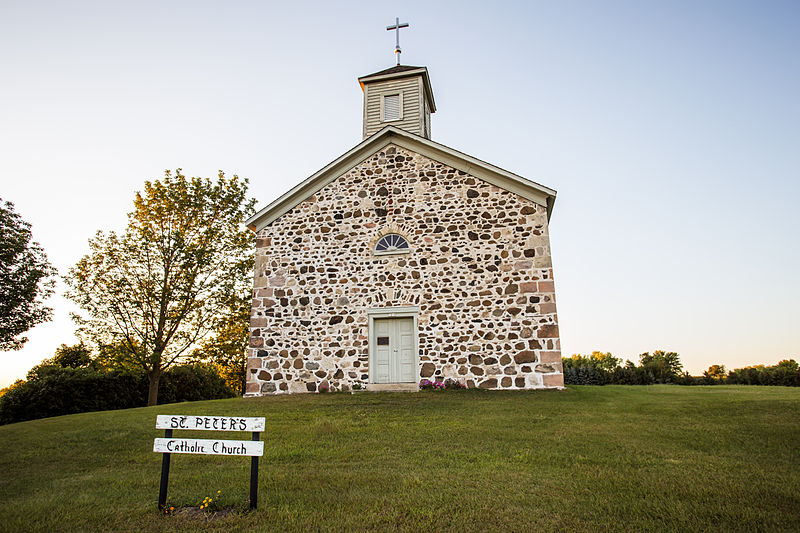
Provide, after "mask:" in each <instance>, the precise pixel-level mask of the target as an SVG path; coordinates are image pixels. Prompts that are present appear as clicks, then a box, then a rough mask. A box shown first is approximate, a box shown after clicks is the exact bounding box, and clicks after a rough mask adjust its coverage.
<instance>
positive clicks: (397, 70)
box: [358, 65, 428, 80]
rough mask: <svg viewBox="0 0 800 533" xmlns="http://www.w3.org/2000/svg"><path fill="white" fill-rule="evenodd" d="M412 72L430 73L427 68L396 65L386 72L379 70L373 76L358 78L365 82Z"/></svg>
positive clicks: (385, 70)
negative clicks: (365, 80) (369, 79)
mask: <svg viewBox="0 0 800 533" xmlns="http://www.w3.org/2000/svg"><path fill="white" fill-rule="evenodd" d="M411 70H425V71H426V72H427V71H428V69H427V67H414V66H411V65H395V66H393V67H389V68H387V69H384V70H379V71H378V72H373V73H372V74H367V75H366V76H361V77H360V78H358V79H359V80H363V79H365V78H372V77H373V76H386V75H388V74H399V73H401V72H409V71H411Z"/></svg>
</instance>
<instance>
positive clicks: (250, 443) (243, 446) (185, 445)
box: [153, 438, 264, 457]
mask: <svg viewBox="0 0 800 533" xmlns="http://www.w3.org/2000/svg"><path fill="white" fill-rule="evenodd" d="M153 451H154V452H159V453H194V454H202V455H249V456H255V457H261V456H262V455H264V443H263V442H261V441H257V440H255V441H254V440H215V439H167V438H163V439H161V438H159V439H155V441H154V442H153Z"/></svg>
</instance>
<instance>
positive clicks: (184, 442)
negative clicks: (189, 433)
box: [153, 419, 264, 457]
mask: <svg viewBox="0 0 800 533" xmlns="http://www.w3.org/2000/svg"><path fill="white" fill-rule="evenodd" d="M262 420H263V419H262ZM153 451H154V452H159V453H196V454H202V455H250V456H257V457H260V456H262V455H264V443H263V442H261V441H258V440H216V439H155V441H154V442H153Z"/></svg>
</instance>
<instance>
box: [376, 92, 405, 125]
mask: <svg viewBox="0 0 800 533" xmlns="http://www.w3.org/2000/svg"><path fill="white" fill-rule="evenodd" d="M387 96H397V104H398V105H399V106H400V109H399V113H398V118H396V119H391V120H386V113H385V112H384V100H385V99H386V97H387ZM400 120H403V93H402V92H398V93H392V94H382V95H381V122H398V121H400Z"/></svg>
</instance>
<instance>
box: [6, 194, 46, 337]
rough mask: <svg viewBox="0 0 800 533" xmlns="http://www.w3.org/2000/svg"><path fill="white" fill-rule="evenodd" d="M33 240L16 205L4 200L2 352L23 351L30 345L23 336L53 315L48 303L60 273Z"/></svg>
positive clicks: (29, 227) (28, 227)
mask: <svg viewBox="0 0 800 533" xmlns="http://www.w3.org/2000/svg"><path fill="white" fill-rule="evenodd" d="M31 237H32V234H31V225H30V224H29V223H28V222H25V221H24V220H22V218H21V217H20V216H19V214H17V213H16V212H15V211H14V204H12V203H11V202H3V201H2V200H0V351H8V350H19V349H20V348H22V346H23V345H24V344H25V343H26V342H27V341H28V339H27V337H23V336H22V334H23V333H25V332H26V331H28V330H29V329H31V328H32V327H33V326H35V325H36V324H40V323H42V322H46V321H48V320H50V319H51V317H52V315H53V310H52V308H50V307H47V306H45V305H44V300H45V299H46V298H48V297H49V296H50V295H51V294H52V293H53V288H54V286H55V279H54V278H53V276H55V274H56V270H55V269H54V268H53V267H52V266H51V265H50V263H48V261H47V256H46V255H45V253H44V250H42V247H41V246H39V243H37V242H35V241H32V240H31Z"/></svg>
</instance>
